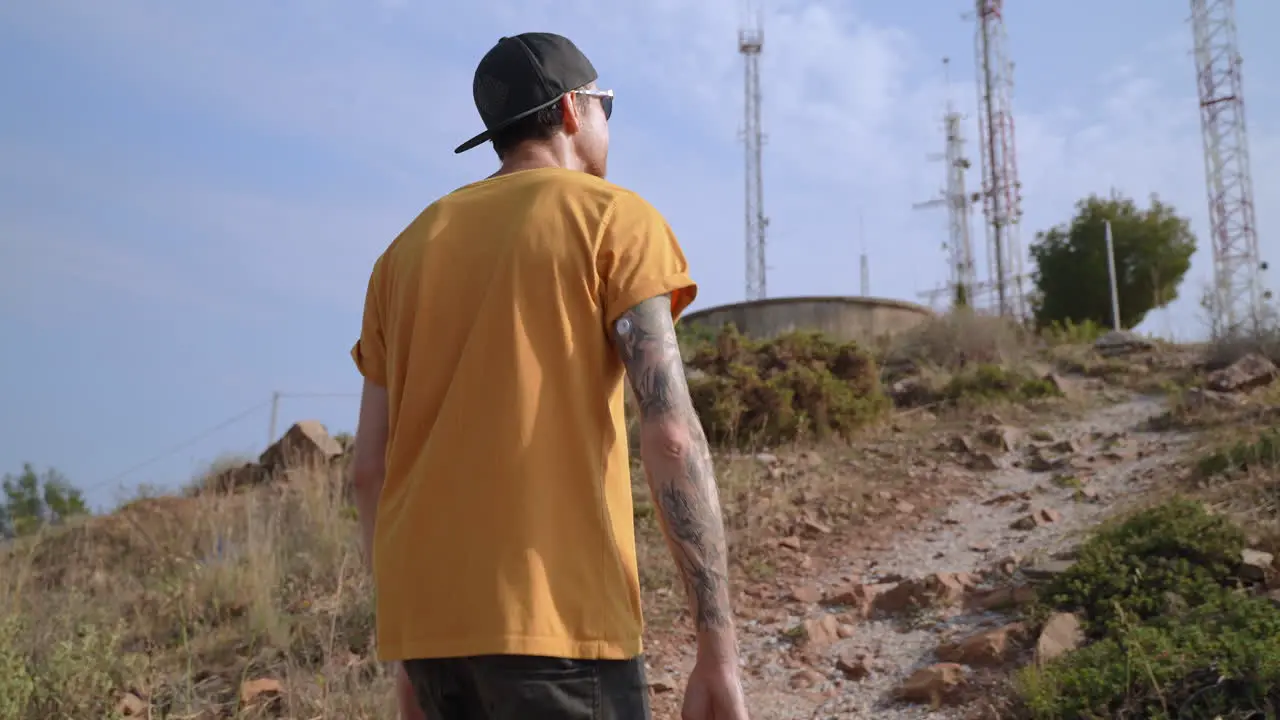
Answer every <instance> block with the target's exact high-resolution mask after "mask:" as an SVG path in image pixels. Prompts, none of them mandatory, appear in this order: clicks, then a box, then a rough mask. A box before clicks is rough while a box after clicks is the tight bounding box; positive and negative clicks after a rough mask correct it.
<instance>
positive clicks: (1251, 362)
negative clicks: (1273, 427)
mask: <svg viewBox="0 0 1280 720" xmlns="http://www.w3.org/2000/svg"><path fill="white" fill-rule="evenodd" d="M1278 374H1280V370H1277V369H1276V366H1275V364H1274V363H1272V362H1271V361H1270V360H1268V359H1266V358H1265V357H1263V356H1261V355H1259V354H1257V353H1249V354H1248V355H1245V356H1244V357H1242V358H1240V359H1239V360H1236V361H1235V362H1233V363H1231V364H1230V365H1228V366H1227V367H1224V368H1222V369H1221V370H1215V371H1214V372H1211V373H1209V377H1208V378H1207V379H1206V382H1205V385H1206V386H1207V387H1208V388H1209V389H1210V390H1213V391H1214V392H1233V393H1234V392H1247V391H1249V390H1252V389H1254V388H1258V387H1262V386H1263V385H1268V384H1270V383H1271V381H1273V380H1275V379H1276V376H1277V375H1278Z"/></svg>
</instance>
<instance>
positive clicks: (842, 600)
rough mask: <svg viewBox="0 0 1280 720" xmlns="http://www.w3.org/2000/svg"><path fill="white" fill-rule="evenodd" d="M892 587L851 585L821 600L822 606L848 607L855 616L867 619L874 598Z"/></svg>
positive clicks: (885, 585) (886, 584)
mask: <svg viewBox="0 0 1280 720" xmlns="http://www.w3.org/2000/svg"><path fill="white" fill-rule="evenodd" d="M892 587H893V585H892V584H891V583H881V584H877V585H863V584H860V583H858V584H853V585H849V586H847V587H844V588H841V589H839V590H837V591H835V592H833V593H830V594H828V595H827V596H826V597H824V598H823V599H822V604H823V605H841V606H848V607H850V608H852V609H853V612H854V614H855V616H857V617H861V618H867V617H870V616H871V610H872V608H873V607H874V605H875V600H876V598H877V597H878V596H879V595H880V594H882V593H883V592H885V591H886V590H889V589H890V588H892Z"/></svg>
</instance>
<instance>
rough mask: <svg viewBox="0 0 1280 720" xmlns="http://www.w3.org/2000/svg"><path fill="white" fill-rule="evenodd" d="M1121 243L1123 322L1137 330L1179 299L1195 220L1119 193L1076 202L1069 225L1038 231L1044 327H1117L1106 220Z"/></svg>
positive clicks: (1039, 307) (1034, 251)
mask: <svg viewBox="0 0 1280 720" xmlns="http://www.w3.org/2000/svg"><path fill="white" fill-rule="evenodd" d="M1107 220H1110V221H1111V235H1112V241H1113V243H1114V245H1115V259H1116V288H1117V291H1118V292H1117V294H1118V296H1119V298H1120V325H1121V326H1122V327H1125V328H1132V327H1134V326H1135V325H1137V324H1138V323H1140V322H1142V319H1143V318H1144V317H1146V315H1147V313H1148V312H1150V311H1151V310H1153V309H1155V308H1161V307H1164V306H1166V305H1168V304H1169V303H1171V302H1173V301H1174V300H1175V299H1177V297H1178V286H1179V285H1180V284H1182V279H1183V277H1184V276H1185V275H1186V274H1187V270H1189V269H1190V268H1191V256H1192V255H1193V254H1194V253H1195V251H1196V238H1195V236H1194V235H1193V234H1192V233H1191V226H1190V223H1189V222H1188V221H1187V219H1186V218H1182V217H1179V216H1178V215H1177V214H1176V213H1175V212H1174V209H1173V208H1172V207H1171V206H1169V205H1165V204H1164V203H1162V202H1160V200H1159V198H1157V197H1156V196H1155V195H1152V196H1151V206H1150V207H1149V208H1146V209H1142V208H1139V207H1137V205H1135V204H1134V202H1133V200H1131V199H1128V198H1123V197H1120V196H1117V195H1112V196H1111V197H1110V198H1102V197H1099V196H1097V195H1091V196H1089V197H1088V198H1085V199H1084V200H1081V201H1080V202H1079V203H1077V204H1076V216H1075V218H1073V219H1072V220H1071V222H1070V223H1069V224H1065V225H1058V226H1057V227H1054V228H1052V229H1051V230H1048V231H1046V232H1041V233H1037V234H1036V239H1035V242H1034V243H1032V245H1031V257H1032V259H1033V260H1034V261H1035V263H1036V273H1035V284H1036V291H1037V292H1036V294H1035V297H1034V299H1033V309H1034V311H1035V319H1036V324H1037V325H1038V326H1040V327H1045V326H1047V325H1052V324H1054V323H1065V322H1067V321H1071V322H1073V323H1077V324H1078V323H1083V322H1086V321H1092V322H1095V323H1098V324H1100V325H1104V326H1107V327H1110V325H1111V280H1110V276H1109V273H1108V270H1107V240H1106V221H1107Z"/></svg>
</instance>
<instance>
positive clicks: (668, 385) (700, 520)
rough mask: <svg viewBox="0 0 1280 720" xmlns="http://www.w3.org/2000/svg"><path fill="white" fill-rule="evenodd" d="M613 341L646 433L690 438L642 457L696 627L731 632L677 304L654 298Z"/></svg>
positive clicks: (722, 555) (717, 528) (716, 503)
mask: <svg viewBox="0 0 1280 720" xmlns="http://www.w3.org/2000/svg"><path fill="white" fill-rule="evenodd" d="M613 337H614V342H615V343H616V344H617V347H618V353H619V355H620V356H621V358H622V361H623V364H624V365H625V366H626V369H627V376H628V378H629V379H630V382H631V390H632V392H633V394H634V395H635V398H636V402H637V404H638V405H639V406H640V422H641V425H642V426H643V425H650V426H653V427H661V428H663V429H664V430H665V431H666V432H665V433H664V435H665V436H667V437H672V436H677V437H682V438H684V442H681V443H677V444H676V445H678V450H677V451H676V452H672V450H673V449H672V448H655V449H653V452H652V453H651V454H652V456H653V458H652V459H651V458H650V453H646V452H645V449H644V448H642V449H641V452H642V455H644V457H645V469H646V471H647V474H648V476H649V486H650V488H651V490H652V492H653V494H654V499H655V501H656V504H657V506H658V508H659V510H660V513H659V516H660V518H661V520H662V524H663V527H664V529H665V530H666V536H667V541H668V543H669V544H670V546H671V553H672V556H673V557H674V558H675V561H676V564H677V565H678V566H679V568H680V573H681V576H682V577H683V579H684V584H685V588H686V590H687V591H688V595H689V602H690V604H691V606H692V612H693V618H694V623H695V625H696V627H697V629H698V630H715V629H720V628H724V627H727V626H728V625H729V624H730V621H731V612H730V609H729V583H728V568H727V557H726V556H727V553H726V550H725V533H724V521H723V520H722V519H721V515H720V498H719V494H718V493H717V491H716V482H715V473H714V471H713V468H712V462H711V451H710V449H709V448H708V447H707V438H706V435H705V434H704V432H703V430H702V424H701V422H699V420H698V416H697V413H695V412H694V409H693V403H692V402H691V401H690V399H689V386H688V383H687V381H686V380H685V375H684V363H683V362H682V361H681V359H680V346H679V343H678V342H677V340H676V333H675V327H674V324H673V322H672V319H671V301H670V299H669V298H668V297H667V296H665V295H663V296H659V297H656V298H652V299H650V300H646V301H644V302H642V303H640V304H638V305H636V306H635V307H634V308H632V309H630V310H628V311H627V312H626V313H623V315H622V316H621V317H620V318H618V321H617V322H616V323H615V324H614V327H613Z"/></svg>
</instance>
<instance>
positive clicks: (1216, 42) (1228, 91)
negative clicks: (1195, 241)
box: [1191, 0, 1269, 337]
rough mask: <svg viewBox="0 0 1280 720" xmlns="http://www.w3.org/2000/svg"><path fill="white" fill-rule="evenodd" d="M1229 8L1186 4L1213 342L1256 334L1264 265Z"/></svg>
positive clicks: (1228, 1) (1211, 0) (1230, 2)
mask: <svg viewBox="0 0 1280 720" xmlns="http://www.w3.org/2000/svg"><path fill="white" fill-rule="evenodd" d="M1235 16H1236V9H1235V2H1234V0H1191V27H1192V30H1193V32H1194V34H1195V56H1196V85H1197V86H1198V87H1199V91H1200V125H1201V129H1202V130H1203V133H1204V168H1205V184H1206V186H1207V190H1208V194H1209V235H1210V237H1211V238H1212V240H1213V280H1214V281H1213V290H1212V294H1211V302H1210V308H1209V309H1210V313H1211V316H1212V321H1213V334H1214V336H1215V337H1223V336H1231V335H1235V334H1237V333H1241V332H1248V331H1251V330H1254V329H1256V327H1257V325H1258V323H1259V322H1260V321H1261V319H1262V318H1261V315H1262V301H1263V300H1264V299H1265V298H1266V297H1268V296H1269V293H1266V292H1264V290H1263V288H1262V277H1261V274H1262V270H1264V269H1265V268H1266V265H1265V264H1264V263H1263V262H1262V260H1261V258H1260V257H1259V252H1258V231H1257V225H1256V222H1255V220H1254V211H1253V176H1252V175H1251V174H1250V170H1249V143H1248V137H1247V133H1246V132H1245V121H1244V88H1243V84H1242V82H1241V79H1240V64H1241V61H1240V51H1239V49H1238V48H1237V47H1236V17H1235Z"/></svg>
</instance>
